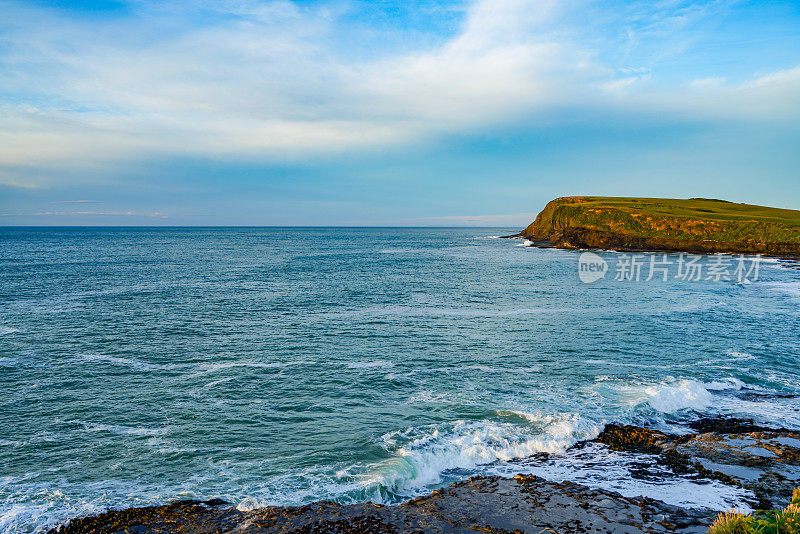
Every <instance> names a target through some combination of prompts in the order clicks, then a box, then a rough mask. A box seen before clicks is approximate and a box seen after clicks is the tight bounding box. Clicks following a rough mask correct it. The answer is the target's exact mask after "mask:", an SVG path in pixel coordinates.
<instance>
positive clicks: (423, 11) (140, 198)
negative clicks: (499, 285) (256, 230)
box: [0, 0, 800, 227]
mask: <svg viewBox="0 0 800 534" xmlns="http://www.w3.org/2000/svg"><path fill="white" fill-rule="evenodd" d="M566 195H611V196H650V197H677V198H688V197H711V198H722V199H726V200H730V201H734V202H748V203H756V204H764V205H770V206H778V207H785V208H794V209H800V2H798V1H797V0H787V1H780V0H776V1H768V2H751V1H735V0H712V1H705V2H685V1H679V0H660V1H659V0H651V1H641V2H639V1H627V2H624V1H614V0H602V1H592V0H475V1H453V2H447V1H431V2H422V1H415V0H411V1H392V0H384V1H371V2H357V1H351V0H333V1H296V2H290V1H286V0H171V1H170V2H162V1H152V0H130V1H124V0H119V1H117V0H86V1H71V0H59V1H51V2H45V1H40V2H36V1H26V2H18V1H6V0H0V225H4V226H13V225H70V226H71V225H254V226H260V225H312V226H320V225H326V226H327V225H348V226H373V225H374V226H462V225H468V226H470V225H475V226H514V227H522V226H525V225H527V224H528V223H529V222H530V221H531V220H532V219H533V218H534V217H535V215H536V214H537V213H538V211H539V210H540V209H541V208H542V207H543V206H544V205H545V204H546V203H547V202H548V201H549V200H551V199H553V198H556V197H559V196H566Z"/></svg>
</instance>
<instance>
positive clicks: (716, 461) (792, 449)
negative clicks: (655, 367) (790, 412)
mask: <svg viewBox="0 0 800 534" xmlns="http://www.w3.org/2000/svg"><path fill="white" fill-rule="evenodd" d="M692 426H693V427H694V428H695V429H696V430H697V431H698V432H697V433H694V434H686V435H680V436H674V435H669V434H664V433H662V432H658V431H656V430H650V429H646V428H640V427H636V426H628V425H613V424H612V425H608V426H606V428H605V430H603V432H602V433H601V434H600V436H599V437H598V438H597V441H599V442H600V443H605V444H606V445H608V446H610V447H611V448H612V449H613V450H618V451H627V452H640V453H648V454H656V455H659V460H660V463H662V464H663V465H666V466H669V467H670V468H672V469H673V470H674V471H675V472H676V473H679V474H681V475H683V476H686V477H699V478H710V479H715V480H718V481H720V482H723V483H725V484H730V485H734V486H738V487H741V488H744V489H747V490H750V491H751V492H752V493H753V495H754V496H755V499H754V500H753V501H752V503H751V505H752V506H753V507H754V508H758V509H778V508H783V507H784V506H786V505H787V504H788V503H789V501H790V500H791V496H792V491H793V490H794V488H796V487H798V486H800V432H796V431H792V430H787V429H771V428H766V427H762V426H758V425H755V424H753V423H752V422H751V421H745V420H737V419H701V420H699V421H696V422H695V423H693V424H692Z"/></svg>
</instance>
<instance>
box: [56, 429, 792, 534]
mask: <svg viewBox="0 0 800 534" xmlns="http://www.w3.org/2000/svg"><path fill="white" fill-rule="evenodd" d="M691 426H692V427H693V429H694V430H695V433H692V434H686V435H680V436H676V435H669V434H664V433H661V432H658V431H655V430H650V429H646V428H640V427H635V426H627V425H614V424H611V425H608V426H607V427H606V429H605V430H604V431H603V433H602V434H600V436H599V437H598V438H597V439H596V440H595V441H596V442H598V443H602V444H603V445H604V446H607V447H609V448H610V449H612V450H616V451H623V452H626V453H631V454H642V455H648V457H650V458H656V459H657V461H658V463H659V464H660V465H662V466H666V467H668V468H669V469H670V470H671V471H672V472H674V473H675V474H677V475H680V476H684V477H688V478H694V479H706V480H716V481H718V482H722V483H724V484H730V485H733V486H737V487H740V488H743V489H746V490H748V491H750V492H752V494H753V501H752V504H753V506H754V507H758V508H778V507H782V506H784V505H785V504H786V502H788V498H789V496H790V495H791V490H792V488H793V487H795V486H797V485H800V432H795V431H790V430H786V429H769V428H764V427H761V426H758V425H755V424H753V423H752V422H750V421H743V420H736V419H701V420H699V421H696V422H695V423H693V424H692V425H691ZM579 446H581V445H579ZM715 516H716V512H713V511H711V510H697V509H683V508H679V507H676V506H671V505H668V504H666V503H663V502H661V501H656V500H653V499H648V498H642V497H637V498H628V497H623V496H621V495H619V494H618V493H613V492H608V491H603V490H598V489H591V488H587V487H586V486H582V485H579V484H575V483H572V482H561V483H558V482H551V481H547V480H544V479H542V478H539V477H535V476H522V475H518V476H516V477H514V478H501V477H496V476H490V477H474V478H471V479H469V480H465V481H463V482H458V483H456V484H452V485H450V486H448V487H446V488H443V489H441V490H439V491H435V492H433V493H431V494H430V495H427V496H425V497H420V498H418V499H414V500H411V501H409V502H406V503H403V504H399V505H396V506H380V505H376V504H372V503H360V504H353V505H339V504H336V503H332V502H317V503H313V504H309V505H307V506H299V507H266V508H260V509H257V510H252V511H240V510H237V509H236V508H234V507H232V506H230V505H229V504H227V503H225V502H222V501H219V500H216V501H204V502H201V501H180V502H175V503H172V504H169V505H164V506H152V507H146V508H129V509H126V510H119V511H111V512H106V513H104V514H100V515H98V516H95V517H87V518H79V519H73V520H72V521H70V522H69V523H67V524H66V525H62V526H60V527H57V528H55V529H53V530H51V531H50V534H78V533H93V534H104V533H117V532H127V533H141V534H145V533H167V532H170V533H173V532H178V533H186V534H195V533H196V534H200V533H203V534H206V533H217V532H220V533H221V532H237V533H243V534H248V533H252V534H256V533H290V532H292V533H293V532H297V533H342V534H350V533H352V534H355V533H378V532H381V533H383V532H389V533H392V532H397V533H400V532H426V533H427V532H431V533H433V532H442V533H443V532H452V533H459V532H495V533H501V532H526V533H528V532H529V533H537V534H538V533H542V532H557V533H561V532H587V533H588V532H598V533H599V532H615V533H616V532H620V533H626V532H629V533H633V532H686V533H690V532H697V533H700V532H705V531H706V529H707V528H708V525H709V524H710V523H711V521H712V520H713V518H714V517H715Z"/></svg>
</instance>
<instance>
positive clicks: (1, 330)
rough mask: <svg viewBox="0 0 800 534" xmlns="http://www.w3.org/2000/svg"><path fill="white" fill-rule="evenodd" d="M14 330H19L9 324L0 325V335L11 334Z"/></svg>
mask: <svg viewBox="0 0 800 534" xmlns="http://www.w3.org/2000/svg"><path fill="white" fill-rule="evenodd" d="M14 332H19V330H17V329H16V328H11V327H10V326H3V325H0V336H5V335H7V334H13V333H14Z"/></svg>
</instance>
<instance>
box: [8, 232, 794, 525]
mask: <svg viewBox="0 0 800 534" xmlns="http://www.w3.org/2000/svg"><path fill="white" fill-rule="evenodd" d="M507 233H511V230H510V229H502V228H500V229H498V228H485V229H484V228H481V229H476V228H438V229H430V228H141V229H133V228H105V229H103V228H60V229H51V228H6V229H2V230H0V532H36V531H40V530H43V529H47V528H49V527H52V526H54V525H56V524H58V523H59V522H61V521H65V520H67V519H69V518H71V517H74V516H79V515H87V514H91V513H98V512H100V511H103V510H105V509H108V508H122V507H129V506H142V505H149V504H158V503H164V502H169V501H171V500H174V499H184V498H197V499H208V498H222V499H225V500H226V501H229V502H230V503H232V504H233V505H236V506H238V507H240V508H241V509H250V508H254V507H258V506H263V505H270V504H281V505H297V504H304V503H308V502H311V501H314V500H319V499H331V500H334V501H338V502H341V503H349V502H358V501H365V500H371V501H374V502H382V503H397V502H402V501H403V500H405V499H408V498H411V497H413V496H416V495H421V494H424V493H427V492H429V491H431V490H432V489H434V488H437V487H441V486H443V485H446V484H449V483H452V482H454V481H457V480H461V479H464V478H466V477H469V476H471V475H475V474H502V475H508V476H510V475H513V474H514V473H518V472H526V473H533V474H537V475H540V476H544V477H547V478H551V479H553V480H576V481H578V482H581V483H585V484H589V485H594V486H597V487H605V488H608V489H612V490H615V491H620V492H622V493H623V494H626V495H649V496H652V497H655V498H660V499H663V500H666V501H668V502H672V503H674V504H682V505H687V506H709V507H712V508H716V509H726V508H729V507H732V506H745V505H744V504H743V503H744V501H743V499H745V498H746V497H747V495H745V494H744V493H743V492H741V491H740V490H735V489H732V488H729V487H725V486H722V485H720V484H718V483H714V482H710V483H707V481H700V482H693V481H687V480H685V479H680V478H676V477H672V478H670V477H669V475H668V474H666V473H665V475H664V477H663V478H659V479H657V480H651V481H648V480H642V479H635V478H632V477H630V476H629V474H630V472H629V471H628V464H629V463H630V462H631V459H630V458H628V457H626V456H625V455H623V454H617V453H609V451H607V450H605V449H604V448H602V447H600V446H596V445H585V446H582V447H578V448H570V447H571V446H573V445H575V444H576V443H579V442H582V441H583V440H587V439H591V438H593V437H595V436H596V435H597V434H598V433H599V432H600V431H601V430H602V428H603V426H604V424H606V423H608V422H620V423H634V424H639V425H649V426H655V427H657V428H662V429H665V430H671V431H675V432H681V431H686V429H685V427H684V426H683V423H686V422H687V421H691V420H692V419H696V418H698V417H701V416H716V415H729V416H737V417H747V418H752V419H755V420H756V421H758V422H761V423H764V424H768V425H776V426H785V427H789V428H795V429H798V428H800V403H798V400H797V399H796V398H794V397H792V395H795V394H798V393H800V376H799V373H800V370H799V369H798V357H799V356H800V271H798V270H796V269H794V268H793V266H792V265H790V264H784V263H780V262H775V261H770V262H767V263H764V264H763V265H762V267H761V270H760V273H759V278H758V280H755V281H752V283H736V282H735V281H720V282H716V281H708V280H700V281H695V282H690V281H685V280H680V279H675V278H674V277H670V278H669V279H668V280H667V281H666V282H664V281H662V280H661V279H660V278H659V279H654V280H651V281H645V280H644V279H642V280H641V281H639V282H636V281H615V280H613V277H612V276H610V275H609V276H607V277H606V278H604V279H601V280H598V281H597V282H595V283H592V284H584V283H581V282H580V280H579V278H578V270H577V269H578V257H579V254H580V253H579V252H577V251H564V250H556V249H536V248H530V247H520V246H515V245H519V244H522V242H521V241H515V240H506V239H495V238H492V236H497V235H503V234H507ZM599 254H600V256H601V257H603V258H605V259H607V260H609V261H611V260H613V259H614V257H615V256H617V254H616V253H613V252H601V253H599ZM542 452H546V453H551V455H550V456H547V457H543V456H542V455H537V453H542ZM636 461H637V462H638V463H637V467H641V462H642V461H643V460H642V459H641V458H640V459H637V460H636ZM631 469H633V467H631ZM657 469H658V467H657V465H655V463H654V464H653V470H657Z"/></svg>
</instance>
